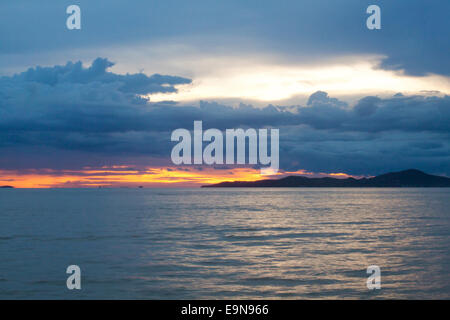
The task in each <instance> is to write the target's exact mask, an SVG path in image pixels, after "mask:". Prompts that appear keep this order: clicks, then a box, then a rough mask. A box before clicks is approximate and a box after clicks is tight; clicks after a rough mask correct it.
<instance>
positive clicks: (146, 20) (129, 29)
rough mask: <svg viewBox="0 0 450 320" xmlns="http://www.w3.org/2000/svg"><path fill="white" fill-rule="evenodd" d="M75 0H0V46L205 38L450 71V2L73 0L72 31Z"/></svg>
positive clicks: (410, 69) (205, 46)
mask: <svg viewBox="0 0 450 320" xmlns="http://www.w3.org/2000/svg"><path fill="white" fill-rule="evenodd" d="M25 4H26V5H25ZM72 4H74V3H73V1H69V0H62V1H53V0H41V1H26V0H19V1H18V0H3V1H1V2H0V11H1V12H2V19H0V43H1V46H0V54H27V53H32V52H33V53H36V52H43V51H49V50H54V51H55V52H56V51H57V50H61V49H69V50H73V49H74V48H75V49H85V48H98V47H107V46H117V45H124V46H127V47H132V45H133V44H135V43H146V44H149V45H152V44H153V43H155V41H159V40H165V39H171V38H172V37H176V38H178V39H189V38H197V39H201V40H200V41H198V42H197V45H198V46H199V47H200V49H201V50H210V49H211V48H215V47H217V48H221V50H229V52H236V51H242V50H244V51H245V50H249V51H251V52H255V51H256V52H260V51H261V50H264V52H274V51H275V52H278V53H282V54H286V55H287V56H289V55H290V56H292V57H293V59H295V58H296V57H299V56H306V57H310V58H313V57H315V58H321V57H324V58H329V57H335V56H339V55H355V54H380V55H384V56H385V57H386V58H385V59H384V60H383V61H382V63H381V65H380V67H382V68H386V69H394V70H400V69H404V70H405V71H406V73H409V74H415V75H424V74H427V73H436V74H441V75H446V76H449V75H450V59H448V53H449V52H450V41H448V36H449V34H450V19H448V17H447V15H448V12H450V2H449V1H442V0H427V1H424V0H409V1H392V0H377V1H369V0H367V1H366V0H344V1H335V0H316V1H299V0H287V1H282V2H279V1H274V0H248V1H242V0H228V1H210V0H199V1H194V2H192V1H183V0H166V1H133V3H132V4H131V3H130V2H129V1H125V0H96V1H91V0H78V1H76V4H78V5H80V7H81V9H82V30H80V31H75V32H71V31H68V30H67V29H66V28H65V19H66V17H67V15H66V13H65V9H66V8H67V6H69V5H72ZM372 4H377V5H379V6H380V7H381V14H382V20H381V21H382V29H381V30H376V31H373V30H368V29H367V28H366V19H367V17H368V14H366V8H367V7H368V6H369V5H372ZM242 39H245V40H242ZM252 46H254V47H252ZM10 58H11V57H10Z"/></svg>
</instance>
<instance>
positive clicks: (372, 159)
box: [0, 58, 450, 175]
mask: <svg viewBox="0 0 450 320" xmlns="http://www.w3.org/2000/svg"><path fill="white" fill-rule="evenodd" d="M111 66H112V63H111V62H109V61H108V60H107V59H101V58H99V59H97V60H95V61H94V62H93V64H92V66H90V67H88V68H86V67H83V66H82V65H81V63H68V64H66V65H65V66H55V67H50V68H43V67H36V68H33V69H29V70H27V71H26V72H23V73H20V74H17V75H14V76H11V77H2V78H0V169H14V168H18V167H19V166H20V167H27V168H33V167H55V166H57V167H59V168H64V167H71V168H73V167H77V166H78V167H82V166H84V165H88V164H89V165H92V164H93V163H92V161H94V162H95V163H96V164H103V163H105V162H107V161H108V159H120V161H122V162H124V163H126V162H127V161H128V162H129V161H131V159H137V158H139V159H146V158H165V159H167V158H169V157H170V150H171V148H172V146H173V143H171V142H170V134H171V131H172V130H174V129H176V128H187V129H192V126H193V121H194V120H203V126H204V128H205V129H207V128H219V129H226V128H238V127H244V128H245V127H252V128H262V127H274V128H279V129H280V161H281V167H282V169H286V170H295V169H307V170H310V171H316V172H317V171H322V172H330V171H333V172H336V171H340V172H346V173H350V174H378V173H382V172H386V171H391V170H398V169H406V168H412V167H414V168H418V169H422V170H425V171H427V172H430V173H438V174H446V175H450V161H449V160H450V145H449V141H450V140H449V137H450V96H443V97H438V96H421V95H416V96H404V95H402V94H397V95H394V96H393V97H390V98H385V99H383V98H379V97H372V96H369V97H365V98H363V99H361V100H360V101H359V102H358V103H357V104H356V105H352V106H350V105H348V104H347V103H345V102H343V101H340V100H338V99H335V98H332V97H329V96H328V94H327V93H325V92H320V91H319V92H316V93H314V94H312V95H311V96H310V98H309V101H308V102H307V105H306V106H272V105H269V106H267V107H265V108H254V107H252V106H249V105H244V104H241V105H240V106H239V107H237V108H233V107H229V106H224V105H220V104H217V103H213V102H201V103H200V107H196V106H178V105H176V104H174V103H170V102H167V103H151V101H148V100H147V99H145V98H142V97H141V96H140V94H144V93H156V92H175V91H176V90H177V89H176V86H177V85H183V84H189V83H190V82H191V80H190V79H185V78H181V77H172V76H163V75H152V76H147V75H144V74H127V75H119V74H114V73H112V72H108V70H107V69H108V68H109V67H111ZM144 162H145V161H144ZM148 165H152V163H150V162H149V163H148Z"/></svg>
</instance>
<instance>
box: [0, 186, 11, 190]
mask: <svg viewBox="0 0 450 320" xmlns="http://www.w3.org/2000/svg"><path fill="white" fill-rule="evenodd" d="M13 188H14V187H11V186H0V189H13Z"/></svg>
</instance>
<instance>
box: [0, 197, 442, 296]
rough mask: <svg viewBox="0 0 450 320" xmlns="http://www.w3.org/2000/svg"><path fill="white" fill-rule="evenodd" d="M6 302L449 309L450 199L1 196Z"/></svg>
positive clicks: (1, 286)
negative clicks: (424, 303) (407, 304)
mask: <svg viewBox="0 0 450 320" xmlns="http://www.w3.org/2000/svg"><path fill="white" fill-rule="evenodd" d="M71 265H76V266H78V267H79V269H80V284H81V288H80V289H79V290H77V289H72V290H70V289H69V288H68V286H67V279H68V277H70V276H71V273H67V268H68V266H71ZM370 266H376V267H378V268H379V278H378V279H379V281H380V282H379V284H380V289H376V288H373V286H372V287H371V288H369V287H370V286H368V283H367V282H368V281H369V280H370V281H372V280H373V278H372V280H371V279H370V277H371V276H373V274H372V273H371V272H369V273H368V267H370ZM371 270H373V269H371ZM0 299H183V300H184V299H450V189H445V188H442V189H438V188H437V189H434V188H424V189H411V188H398V189H396V188H386V189H384V188H373V189H372V188H363V189H344V188H341V189H332V188H317V189H315V188H267V189H266V188H263V189H258V188H255V189H246V188H232V189H221V188H216V189H211V188H207V189H201V188H196V189H145V188H143V189H131V188H130V189H112V188H111V189H108V188H103V189H0Z"/></svg>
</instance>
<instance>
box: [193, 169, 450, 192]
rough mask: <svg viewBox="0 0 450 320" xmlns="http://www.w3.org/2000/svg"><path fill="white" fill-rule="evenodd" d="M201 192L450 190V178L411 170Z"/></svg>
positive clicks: (236, 183) (270, 182)
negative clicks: (252, 189) (273, 189)
mask: <svg viewBox="0 0 450 320" xmlns="http://www.w3.org/2000/svg"><path fill="white" fill-rule="evenodd" d="M202 188H450V178H447V177H441V176H433V175H430V174H426V173H425V172H422V171H419V170H416V169H410V170H405V171H400V172H391V173H386V174H382V175H379V176H376V177H373V178H368V179H367V178H362V179H354V178H347V179H336V178H306V177H302V176H289V177H285V178H282V179H277V180H274V179H268V180H259V181H234V182H221V183H218V184H213V185H206V186H202Z"/></svg>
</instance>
